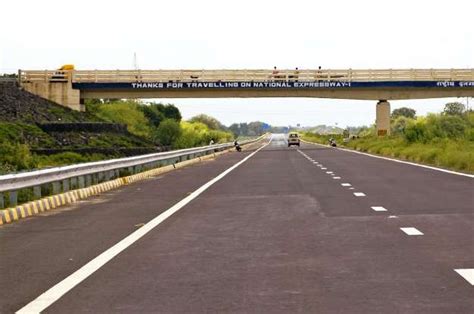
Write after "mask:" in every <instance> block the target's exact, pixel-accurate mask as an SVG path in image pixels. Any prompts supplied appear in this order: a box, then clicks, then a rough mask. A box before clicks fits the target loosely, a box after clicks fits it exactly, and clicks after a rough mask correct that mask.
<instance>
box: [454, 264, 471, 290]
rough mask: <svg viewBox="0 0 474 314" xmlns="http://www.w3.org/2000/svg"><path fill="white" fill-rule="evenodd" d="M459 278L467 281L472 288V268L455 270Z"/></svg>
mask: <svg viewBox="0 0 474 314" xmlns="http://www.w3.org/2000/svg"><path fill="white" fill-rule="evenodd" d="M454 271H455V272H457V273H458V274H459V275H461V277H463V278H464V279H466V280H467V282H469V283H470V284H471V285H472V286H474V268H459V269H455V270H454Z"/></svg>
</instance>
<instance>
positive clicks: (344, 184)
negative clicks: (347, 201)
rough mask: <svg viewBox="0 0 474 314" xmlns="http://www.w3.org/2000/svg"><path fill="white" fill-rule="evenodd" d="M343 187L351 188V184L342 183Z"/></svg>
mask: <svg viewBox="0 0 474 314" xmlns="http://www.w3.org/2000/svg"><path fill="white" fill-rule="evenodd" d="M341 185H342V186H351V184H350V183H341Z"/></svg>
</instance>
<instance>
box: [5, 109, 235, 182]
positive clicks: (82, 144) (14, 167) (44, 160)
mask: <svg viewBox="0 0 474 314" xmlns="http://www.w3.org/2000/svg"><path fill="white" fill-rule="evenodd" d="M7 105H8V104H7ZM5 107H6V108H10V107H7V106H5ZM32 108H33V109H30V110H29V111H25V112H20V113H17V114H16V115H15V116H14V118H15V119H13V121H12V119H11V118H10V119H8V117H7V116H6V115H3V117H1V116H0V175H1V174H5V173H10V172H17V171H25V170H31V169H35V168H44V167H53V166H61V165H68V164H74V163H80V162H88V161H97V160H103V159H110V158H118V157H124V156H122V155H120V153H119V152H117V153H87V154H86V153H80V152H78V151H80V150H81V149H84V148H88V149H90V148H93V149H95V148H97V150H98V151H100V149H104V148H120V149H133V148H152V149H153V148H154V147H157V146H166V147H171V148H186V147H194V146H200V145H207V144H208V143H209V142H210V140H211V139H213V140H214V142H216V143H219V142H228V141H231V140H232V139H233V134H232V133H231V132H229V131H227V130H224V129H212V125H211V124H210V123H208V122H209V121H210V122H213V121H212V119H213V118H211V117H205V118H207V120H206V119H204V120H202V119H201V120H202V121H192V122H189V121H181V113H180V112H179V110H178V109H177V108H176V107H175V106H173V105H161V104H151V105H145V104H143V103H141V102H136V101H121V100H117V101H113V102H108V103H105V104H100V103H95V104H90V105H88V108H87V109H88V111H87V112H86V113H79V112H74V111H71V110H68V109H66V108H63V107H60V106H57V105H49V104H43V106H42V107H41V110H42V111H41V114H38V112H35V111H33V110H38V109H37V107H33V106H32ZM214 120H215V119H214ZM51 122H109V123H110V122H111V123H121V124H125V125H126V126H127V130H128V132H129V134H119V133H114V132H62V133H61V132H59V133H58V132H52V133H51V132H44V131H43V130H42V129H41V128H40V126H39V124H38V123H51ZM206 123H207V124H206ZM209 125H210V126H211V127H210V126H209ZM219 125H220V124H219ZM44 149H60V150H61V151H64V152H61V153H58V154H54V155H44V154H36V153H34V151H35V150H44Z"/></svg>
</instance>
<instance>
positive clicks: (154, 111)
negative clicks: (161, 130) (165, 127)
mask: <svg viewBox="0 0 474 314" xmlns="http://www.w3.org/2000/svg"><path fill="white" fill-rule="evenodd" d="M159 106H160V105H156V104H151V105H141V106H140V110H141V111H142V112H143V114H144V115H145V117H146V118H147V119H148V120H149V121H150V123H151V124H152V125H153V126H155V127H158V126H159V125H160V123H161V121H163V120H165V119H166V117H165V115H164V114H163V113H162V112H161V111H160V107H159ZM161 106H163V105H161Z"/></svg>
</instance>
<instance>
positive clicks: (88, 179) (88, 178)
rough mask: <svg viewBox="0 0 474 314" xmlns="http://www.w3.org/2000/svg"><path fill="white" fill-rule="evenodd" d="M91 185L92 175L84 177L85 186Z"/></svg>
mask: <svg viewBox="0 0 474 314" xmlns="http://www.w3.org/2000/svg"><path fill="white" fill-rule="evenodd" d="M91 185H92V175H90V174H88V175H86V186H91Z"/></svg>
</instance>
